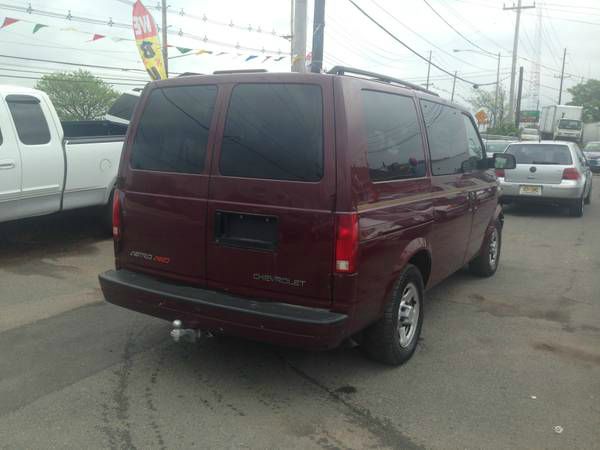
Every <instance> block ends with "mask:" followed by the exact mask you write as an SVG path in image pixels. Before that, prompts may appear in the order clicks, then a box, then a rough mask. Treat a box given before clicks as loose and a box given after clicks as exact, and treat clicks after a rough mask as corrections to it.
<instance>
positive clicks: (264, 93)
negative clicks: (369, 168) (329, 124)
mask: <svg viewBox="0 0 600 450" xmlns="http://www.w3.org/2000/svg"><path fill="white" fill-rule="evenodd" d="M220 171H221V174H223V175H228V176H234V177H249V178H266V179H273V180H295V181H317V180H319V179H321V177H322V176H323V99H322V95H321V88H320V87H319V86H316V85H305V84H241V85H238V86H236V87H235V88H234V90H233V93H232V94H231V100H230V103H229V111H228V115H227V122H226V124H225V133H224V135H223V143H222V145H221V162H220Z"/></svg>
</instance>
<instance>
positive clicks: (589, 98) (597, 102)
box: [567, 80, 600, 122]
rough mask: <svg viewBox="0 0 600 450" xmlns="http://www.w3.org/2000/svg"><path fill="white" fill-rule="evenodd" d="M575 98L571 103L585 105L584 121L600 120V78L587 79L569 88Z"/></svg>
mask: <svg viewBox="0 0 600 450" xmlns="http://www.w3.org/2000/svg"><path fill="white" fill-rule="evenodd" d="M567 90H568V91H569V93H570V94H571V96H572V97H573V99H572V100H571V102H569V105H578V106H583V121H584V122H598V121H600V80H587V81H586V82H585V83H579V84H578V85H576V86H573V87H572V88H569V89H567Z"/></svg>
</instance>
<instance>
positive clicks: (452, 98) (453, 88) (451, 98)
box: [450, 70, 458, 102]
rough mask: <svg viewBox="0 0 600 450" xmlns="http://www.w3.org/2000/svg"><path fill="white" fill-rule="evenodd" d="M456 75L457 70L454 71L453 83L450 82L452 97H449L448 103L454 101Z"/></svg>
mask: <svg viewBox="0 0 600 450" xmlns="http://www.w3.org/2000/svg"><path fill="white" fill-rule="evenodd" d="M457 73H458V71H457V70H455V71H454V81H453V82H452V96H451V97H450V101H451V102H453V101H454V90H455V89H456V74H457Z"/></svg>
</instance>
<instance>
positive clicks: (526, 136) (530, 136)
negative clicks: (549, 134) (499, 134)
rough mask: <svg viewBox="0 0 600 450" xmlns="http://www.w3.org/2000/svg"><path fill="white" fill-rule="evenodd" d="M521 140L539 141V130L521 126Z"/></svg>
mask: <svg viewBox="0 0 600 450" xmlns="http://www.w3.org/2000/svg"><path fill="white" fill-rule="evenodd" d="M521 140H522V141H539V140H540V131H539V130H538V129H537V128H523V129H522V130H521Z"/></svg>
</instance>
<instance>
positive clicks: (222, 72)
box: [213, 69, 266, 75]
mask: <svg viewBox="0 0 600 450" xmlns="http://www.w3.org/2000/svg"><path fill="white" fill-rule="evenodd" d="M265 72H266V70H265V69H238V70H215V71H214V72H213V75H223V74H226V73H265Z"/></svg>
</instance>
